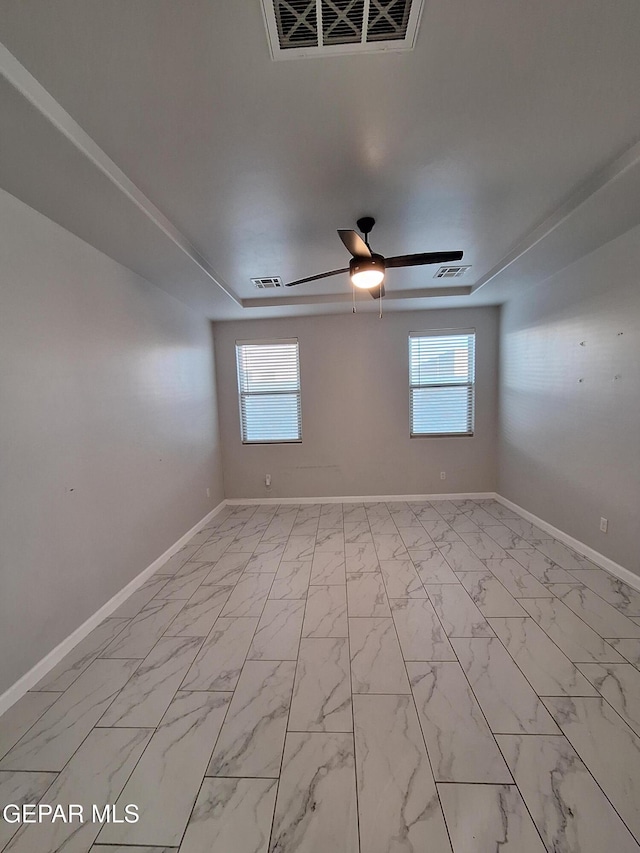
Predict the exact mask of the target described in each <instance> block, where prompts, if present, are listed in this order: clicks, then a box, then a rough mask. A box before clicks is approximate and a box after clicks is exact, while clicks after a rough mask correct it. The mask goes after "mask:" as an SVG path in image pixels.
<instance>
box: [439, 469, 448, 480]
mask: <svg viewBox="0 0 640 853" xmlns="http://www.w3.org/2000/svg"><path fill="white" fill-rule="evenodd" d="M440 479H441V480H446V479H447V472H446V471H440Z"/></svg>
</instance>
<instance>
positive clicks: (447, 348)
mask: <svg viewBox="0 0 640 853" xmlns="http://www.w3.org/2000/svg"><path fill="white" fill-rule="evenodd" d="M475 340H476V333H475V330H474V329H467V330H464V331H454V330H452V329H446V330H443V331H437V332H416V333H413V332H412V333H411V334H410V335H409V387H410V391H409V393H410V403H409V406H410V418H411V435H412V436H415V435H473V420H474V404H475V391H474V382H475Z"/></svg>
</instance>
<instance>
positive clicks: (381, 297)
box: [380, 294, 383, 320]
mask: <svg viewBox="0 0 640 853" xmlns="http://www.w3.org/2000/svg"><path fill="white" fill-rule="evenodd" d="M382 299H383V296H382V294H380V319H381V320H382Z"/></svg>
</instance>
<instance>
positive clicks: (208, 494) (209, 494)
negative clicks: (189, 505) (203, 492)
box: [207, 488, 211, 498]
mask: <svg viewBox="0 0 640 853" xmlns="http://www.w3.org/2000/svg"><path fill="white" fill-rule="evenodd" d="M207 497H208V498H210V497H211V489H209V488H207Z"/></svg>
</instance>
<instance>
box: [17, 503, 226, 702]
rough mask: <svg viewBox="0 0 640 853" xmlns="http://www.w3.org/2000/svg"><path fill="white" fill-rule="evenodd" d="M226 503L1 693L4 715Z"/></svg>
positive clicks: (221, 505)
mask: <svg viewBox="0 0 640 853" xmlns="http://www.w3.org/2000/svg"><path fill="white" fill-rule="evenodd" d="M226 505H227V502H226V501H224V500H223V501H221V502H220V503H219V504H218V506H217V507H216V508H215V509H212V510H211V512H209V513H207V515H205V517H204V518H203V519H201V520H200V521H199V522H198V523H197V524H194V526H193V527H192V528H191V530H188V531H187V532H186V533H185V534H184V536H181V537H180V539H178V541H177V542H174V543H173V545H171V546H170V547H169V548H167V550H166V551H165V552H164V554H161V555H160V556H159V557H158V559H157V560H154V561H153V563H151V565H149V566H147V568H146V569H143V571H141V572H140V574H139V575H137V576H136V577H135V578H134V579H133V580H132V581H131V582H130V583H128V584H127V585H126V586H125V587H124V588H123V589H121V590H120V592H117V593H116V594H115V595H114V596H113V598H110V599H109V601H107V603H106V604H103V605H102V607H101V608H100V609H99V610H97V611H96V612H95V613H94V614H93V616H90V617H89V618H88V619H87V621H86V622H83V623H82V625H80V627H79V628H76V630H75V631H74V632H73V633H72V634H69V636H68V637H67V638H66V639H64V640H63V641H62V642H61V643H59V644H58V645H57V646H56V647H55V649H52V650H51V651H50V652H49V654H48V655H46V656H45V657H43V658H42V660H40V661H38V663H37V664H36V665H35V666H34V667H32V668H31V669H30V670H29V672H27V673H25V675H23V676H22V678H20V679H19V680H18V681H16V683H15V684H13V685H12V686H11V687H9V689H8V690H6V691H5V692H4V693H3V694H2V695H1V696H0V715H1V714H4V712H5V711H7V710H8V709H9V708H10V707H11V706H12V705H14V704H15V703H16V702H17V701H18V699H20V698H21V697H22V696H24V694H25V693H26V692H27V691H28V690H31V688H32V687H35V685H36V684H37V683H38V682H39V681H40V679H41V678H43V676H45V675H46V674H47V673H48V672H49V670H51V669H53V667H54V666H56V665H57V664H58V663H60V661H61V660H62V658H63V657H64V656H65V655H68V654H69V652H70V651H71V650H72V649H73V648H74V647H75V646H77V645H78V643H79V642H81V641H82V640H84V638H85V637H86V636H87V635H88V634H90V633H91V631H93V629H94V628H97V626H98V625H99V624H100V623H101V622H102V621H103V619H106V618H107V617H108V616H110V615H111V614H112V613H113V612H114V611H115V610H117V609H118V607H120V605H121V604H122V603H123V602H124V601H125V600H126V599H127V598H129V596H130V595H132V594H133V593H134V592H135V591H136V590H137V589H139V588H140V587H141V586H142V584H143V583H144V582H145V581H146V580H148V579H149V578H150V577H151V575H152V574H153V573H154V572H156V571H157V570H158V569H159V568H160V566H162V565H164V563H166V562H167V560H168V559H169V558H170V557H173V555H174V554H175V553H176V552H177V551H179V550H180V548H182V546H183V545H185V544H186V543H187V542H188V541H189V539H191V537H192V536H194V535H195V534H196V533H197V532H198V531H199V530H201V529H202V528H203V527H205V526H206V524H207V523H208V522H209V521H210V520H211V519H212V518H213V517H214V516H215V515H217V514H218V513H219V512H220V511H221V510H222V509H223V508H224V507H225V506H226Z"/></svg>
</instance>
